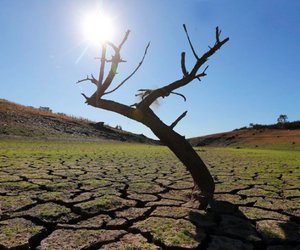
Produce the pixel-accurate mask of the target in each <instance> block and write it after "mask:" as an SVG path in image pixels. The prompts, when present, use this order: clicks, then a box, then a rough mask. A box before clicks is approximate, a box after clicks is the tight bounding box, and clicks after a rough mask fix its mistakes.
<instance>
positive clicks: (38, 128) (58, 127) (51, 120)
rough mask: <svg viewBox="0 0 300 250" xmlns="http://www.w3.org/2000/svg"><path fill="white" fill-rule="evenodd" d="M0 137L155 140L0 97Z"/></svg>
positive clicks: (152, 141) (146, 141) (149, 141)
mask: <svg viewBox="0 0 300 250" xmlns="http://www.w3.org/2000/svg"><path fill="white" fill-rule="evenodd" d="M0 137H2V138H3V137H5V138H7V137H25V138H26V137H27V138H47V139H86V140H98V139H100V140H101V139H105V140H106V139H108V140H118V141H131V142H142V143H144V142H145V143H156V141H154V140H151V139H149V138H147V137H145V136H144V135H137V134H133V133H130V132H126V131H123V130H121V129H116V128H112V127H110V126H108V125H105V124H104V123H103V122H98V123H95V122H92V121H89V120H87V119H83V118H76V117H72V116H68V115H65V114H62V113H52V112H51V110H47V108H33V107H27V106H23V105H19V104H16V103H13V102H9V101H7V100H4V99H0Z"/></svg>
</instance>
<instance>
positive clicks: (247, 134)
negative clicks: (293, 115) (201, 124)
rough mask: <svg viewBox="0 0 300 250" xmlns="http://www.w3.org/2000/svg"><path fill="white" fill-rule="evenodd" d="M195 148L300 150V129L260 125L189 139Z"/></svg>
mask: <svg viewBox="0 0 300 250" xmlns="http://www.w3.org/2000/svg"><path fill="white" fill-rule="evenodd" d="M189 141H190V143H191V144H192V145H193V146H218V147H219V146H221V147H224V146H232V147H268V148H287V149H295V150H300V129H299V128H296V129H286V128H281V129H279V128H274V125H270V126H263V125H260V126H258V127H255V128H242V129H236V130H233V131H230V132H225V133H218V134H213V135H207V136H200V137H194V138H190V139H189Z"/></svg>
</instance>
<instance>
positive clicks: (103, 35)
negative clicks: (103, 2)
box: [82, 11, 114, 45]
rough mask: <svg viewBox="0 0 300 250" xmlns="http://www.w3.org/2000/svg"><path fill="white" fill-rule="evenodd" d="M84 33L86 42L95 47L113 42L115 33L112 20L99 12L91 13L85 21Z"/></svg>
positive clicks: (83, 25)
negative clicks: (109, 41)
mask: <svg viewBox="0 0 300 250" xmlns="http://www.w3.org/2000/svg"><path fill="white" fill-rule="evenodd" d="M82 31H83V35H84V38H85V40H87V41H88V42H89V43H92V44H95V45H99V44H101V43H103V42H105V41H107V40H111V39H112V36H113V31H114V27H113V22H112V18H111V17H110V16H108V15H105V14H104V13H101V12H99V11H97V12H91V13H89V14H87V15H86V16H85V18H84V19H83V22H82Z"/></svg>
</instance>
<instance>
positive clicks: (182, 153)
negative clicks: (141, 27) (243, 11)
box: [78, 25, 229, 201]
mask: <svg viewBox="0 0 300 250" xmlns="http://www.w3.org/2000/svg"><path fill="white" fill-rule="evenodd" d="M183 28H184V31H185V34H186V37H187V40H188V42H189V46H190V48H191V50H192V52H193V54H194V57H195V59H196V62H195V64H194V66H193V68H192V69H191V70H190V71H188V70H187V68H186V65H185V52H182V53H181V70H182V74H183V76H182V78H180V79H178V80H175V81H173V82H171V83H169V84H166V85H165V86H163V87H161V88H157V89H140V90H138V94H136V96H140V97H141V99H140V102H138V103H135V104H133V105H131V106H128V105H124V104H122V103H118V102H115V101H112V100H107V99H104V98H103V97H104V96H105V95H108V94H110V93H112V92H114V91H116V90H117V89H119V88H120V87H121V86H123V85H124V83H125V82H127V81H128V80H129V78H131V77H132V76H133V75H134V74H135V72H136V71H137V70H138V69H139V68H140V66H141V65H142V63H143V61H144V59H145V56H146V54H147V50H148V48H149V45H150V43H149V44H148V45H147V47H146V48H145V51H144V55H143V57H142V60H141V62H140V63H139V64H138V66H137V67H136V68H135V70H134V71H133V72H132V73H131V74H130V75H129V76H128V77H127V78H126V79H124V80H123V81H122V82H121V83H119V84H118V85H116V87H114V88H113V89H112V90H108V88H109V87H110V86H111V84H112V82H113V80H114V77H115V75H116V73H117V69H118V66H119V63H122V62H125V61H124V60H122V58H121V54H120V52H121V49H122V47H123V45H124V44H125V42H126V41H127V38H128V36H129V32H130V31H129V30H128V31H127V32H126V33H125V36H124V38H123V40H122V41H121V43H120V44H119V46H116V45H115V44H113V43H111V42H109V41H107V42H105V43H104V44H103V45H102V56H101V58H100V59H101V63H100V73H99V78H98V79H96V78H95V77H94V76H93V75H91V76H90V77H89V76H87V77H86V78H85V79H83V80H80V81H78V83H80V82H83V81H90V82H92V83H93V84H95V85H96V88H97V89H96V91H95V93H94V94H93V95H92V96H90V97H87V96H86V95H85V94H82V95H83V96H84V97H85V99H86V103H87V104H88V105H91V106H93V107H96V108H101V109H105V110H109V111H113V112H116V113H119V114H121V115H123V116H126V117H128V118H130V119H133V120H135V121H138V122H141V123H143V124H144V125H146V126H147V127H149V128H150V129H151V130H152V131H153V133H154V134H155V135H156V136H157V137H158V138H159V139H160V141H161V142H162V143H163V144H164V145H166V146H168V147H169V148H170V150H171V151H172V152H173V153H174V154H175V155H176V156H177V157H178V158H179V160H180V161H181V162H182V163H183V164H184V165H185V166H186V168H187V169H188V171H189V172H190V173H191V175H192V178H193V180H194V183H195V186H196V187H197V188H199V190H200V192H201V195H202V197H204V198H205V199H206V200H207V201H208V200H209V199H212V198H213V193H214V189H215V184H214V181H213V178H212V176H211V174H210V172H209V170H208V168H207V167H206V165H205V164H204V162H203V161H202V160H201V158H200V157H199V155H198V154H197V153H196V152H195V150H194V149H193V148H192V146H191V145H190V143H189V142H188V141H187V140H186V139H185V137H183V136H181V135H180V134H178V133H177V132H175V131H174V127H175V126H176V125H177V124H178V122H179V121H180V120H181V119H183V118H184V117H185V115H186V113H187V111H185V112H184V113H183V114H182V115H180V116H179V117H178V118H177V119H176V120H175V121H174V122H173V123H172V124H171V125H167V124H165V123H164V122H162V121H161V120H160V119H159V117H158V116H157V115H156V114H155V113H154V112H153V110H152V109H151V107H150V106H151V104H153V102H155V101H156V100H157V99H158V98H161V97H162V98H165V97H168V96H170V95H171V94H174V95H179V96H181V97H182V98H183V99H184V100H186V98H185V96H184V95H182V94H180V93H177V92H175V90H177V89H179V88H181V87H183V86H185V85H187V84H189V83H190V82H192V81H193V80H195V79H198V80H199V81H200V79H201V78H202V77H204V76H206V70H207V68H208V66H206V67H205V68H204V70H202V72H200V73H199V70H200V68H201V67H202V66H203V65H204V64H205V63H206V61H207V60H208V59H209V57H210V56H212V55H213V54H214V53H215V52H216V51H217V50H218V49H220V48H221V47H222V46H223V45H224V44H225V43H226V42H227V41H228V40H229V38H225V39H224V40H220V34H221V31H220V30H219V28H218V27H217V28H216V31H215V39H216V41H215V43H214V45H213V46H212V47H209V49H208V51H207V52H206V53H204V54H203V55H202V56H201V57H199V56H198V55H197V53H196V51H195V49H194V47H193V45H192V42H191V40H190V37H189V34H188V32H187V29H186V26H185V25H183ZM107 47H110V48H111V49H112V51H113V55H112V58H111V59H106V50H107ZM106 64H110V70H109V72H108V74H107V76H106V78H105V80H104V70H105V66H106Z"/></svg>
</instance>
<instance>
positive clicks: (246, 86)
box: [0, 0, 300, 137]
mask: <svg viewBox="0 0 300 250" xmlns="http://www.w3.org/2000/svg"><path fill="white" fill-rule="evenodd" d="M95 8H101V9H102V10H104V11H105V13H109V15H111V16H112V17H113V18H114V26H115V36H114V41H115V42H116V43H118V42H119V41H120V40H121V39H122V37H123V35H124V33H125V31H126V30H127V29H130V30H131V34H130V37H129V39H128V41H127V43H126V44H125V46H124V48H123V55H122V57H123V58H124V59H125V60H127V61H128V62H127V63H124V64H121V65H120V67H119V70H118V75H117V77H116V81H115V84H118V83H119V82H120V81H121V80H122V79H123V78H125V77H126V76H127V75H128V74H130V73H131V71H132V70H133V69H134V68H135V66H136V65H137V64H138V62H139V61H140V59H141V57H142V55H143V51H144V48H145V46H146V44H147V43H148V41H151V46H150V48H149V51H148V54H147V57H146V59H145V61H144V64H143V65H142V67H141V68H140V70H139V71H138V72H137V73H136V74H135V75H134V77H132V78H131V79H130V81H128V82H127V83H126V85H125V86H123V87H122V88H120V89H119V90H118V91H116V92H115V93H113V94H112V95H111V96H107V98H108V97H110V98H111V99H113V100H116V101H120V102H123V103H125V104H133V103H135V102H136V98H135V96H134V95H135V94H136V91H137V90H138V89H139V88H156V87H160V86H162V85H165V84H167V83H170V82H172V81H173V80H176V79H178V78H180V77H181V69H180V53H181V52H182V51H186V53H187V66H188V67H191V66H192V65H193V63H194V58H193V56H192V54H191V51H190V48H189V45H188V43H187V40H186V37H185V34H184V32H183V29H182V24H183V23H185V24H186V25H187V27H188V29H189V33H190V36H191V38H192V41H193V44H194V47H195V48H196V50H197V51H198V54H199V55H201V54H202V53H203V52H205V51H206V50H207V48H208V45H213V43H214V38H215V33H214V32H215V27H216V26H220V28H221V29H222V36H223V37H225V36H229V37H230V41H229V42H228V43H227V44H226V45H225V46H224V47H222V48H221V50H220V51H218V53H217V54H215V55H214V56H213V57H212V58H211V59H210V60H209V62H208V64H209V66H210V67H209V69H208V71H207V74H208V75H207V77H205V78H203V80H202V81H201V82H198V81H194V82H192V83H191V84H189V85H188V86H186V87H184V88H182V89H179V91H180V92H181V93H183V94H184V95H185V96H186V97H187V102H183V100H182V99H181V98H180V97H177V96H171V97H168V98H165V99H163V100H161V101H160V103H159V105H157V106H155V107H154V109H155V111H156V112H157V114H158V115H159V116H160V117H161V119H162V120H163V121H165V122H166V123H169V124H170V123H172V122H173V120H175V119H176V118H177V117H178V116H179V115H180V114H181V113H182V112H184V111H185V110H188V114H187V116H186V117H185V119H183V120H182V121H181V122H180V124H178V125H177V126H176V128H175V130H176V131H178V132H179V133H181V134H183V135H186V136H187V137H192V136H198V135H204V134H211V133H217V132H224V131H229V130H232V129H235V128H239V127H242V126H247V125H248V124H249V123H261V124H269V123H275V122H276V119H277V117H278V116H279V115H280V114H286V115H287V116H288V118H289V120H290V121H292V120H299V119H300V108H299V107H300V98H299V96H300V82H299V79H300V70H299V65H300V46H299V44H300V32H299V24H300V1H283V0H272V1H271V0H269V1H267V0H249V1H248V0H243V1H238V0H226V1H225V0H219V1H214V0H190V1H184V0H172V1H171V0H168V1H167V0H151V1H150V0H147V1H146V0H127V1H124V0H123V1H121V0H110V1H108V0H107V1H105V0H103V1H99V0H94V1H92V0H84V1H83V0H80V1H79V0H52V1H40V0H27V1H23V0H1V1H0V25H1V36H0V74H1V84H0V98H5V99H8V100H10V101H14V102H17V103H20V104H24V105H30V106H35V107H39V106H49V107H50V108H52V109H53V110H54V111H55V112H64V113H67V114H71V115H75V116H81V117H85V118H89V119H91V120H94V121H104V122H105V123H107V124H110V125H111V126H116V125H121V126H122V127H123V129H125V130H129V131H132V132H136V133H144V134H146V135H148V136H152V134H151V131H150V130H149V129H148V128H146V127H144V126H143V125H140V124H138V123H137V122H135V121H131V120H129V119H127V118H125V117H122V116H120V115H118V114H114V113H111V112H108V111H104V110H100V109H95V108H93V107H90V106H87V105H86V104H85V103H84V99H83V98H82V96H81V95H80V93H81V92H84V93H86V94H87V95H88V94H91V93H92V92H93V90H94V88H93V86H91V85H90V84H88V83H85V84H81V85H76V84H75V83H76V81H77V80H79V79H82V78H84V77H86V75H87V74H90V73H93V74H94V75H96V76H97V75H98V69H99V65H98V64H99V61H97V60H94V57H96V56H99V54H100V46H99V47H97V46H92V45H89V44H88V43H87V42H86V41H85V40H84V37H83V32H82V28H81V23H82V20H83V16H84V15H85V14H86V13H88V12H90V11H92V10H94V9H95ZM84 50H86V51H85V53H83V51H84ZM80 55H83V56H82V57H80Z"/></svg>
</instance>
